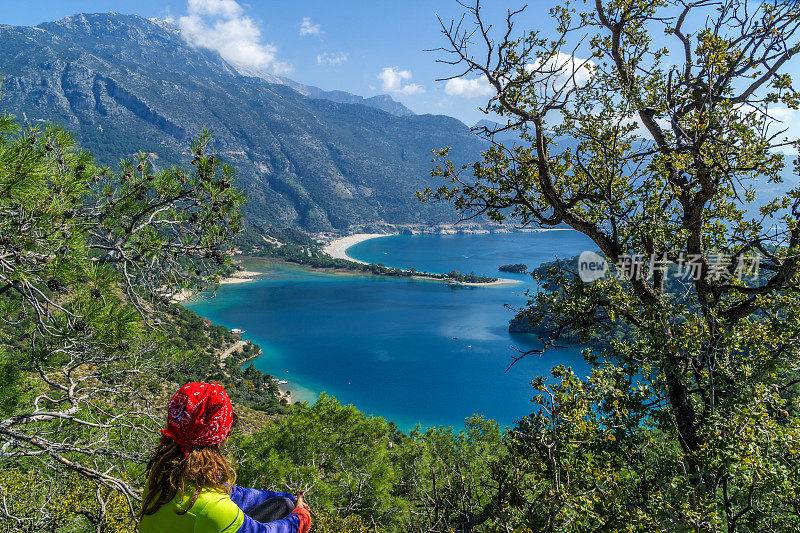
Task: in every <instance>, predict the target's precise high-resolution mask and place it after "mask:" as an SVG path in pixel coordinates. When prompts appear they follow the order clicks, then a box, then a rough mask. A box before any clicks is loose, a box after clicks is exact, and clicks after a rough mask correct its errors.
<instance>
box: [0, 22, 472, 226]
mask: <svg viewBox="0 0 800 533" xmlns="http://www.w3.org/2000/svg"><path fill="white" fill-rule="evenodd" d="M0 73H1V74H2V75H3V86H2V92H1V93H0V111H3V112H7V113H13V114H16V115H17V116H18V117H19V118H20V119H21V120H23V121H27V122H30V123H38V122H41V121H52V122H56V123H59V124H62V125H64V126H65V127H66V128H68V129H69V130H71V131H72V132H74V134H75V136H76V138H77V139H78V140H79V142H80V143H81V144H82V145H83V146H84V147H85V148H86V149H88V150H90V151H91V152H93V153H94V154H95V155H96V156H97V157H98V159H99V160H100V161H102V162H104V163H108V164H113V163H115V162H116V161H117V160H118V158H119V157H120V156H124V155H131V154H134V153H136V152H138V151H139V150H144V151H146V152H150V153H152V154H153V155H152V157H153V160H154V163H155V164H156V165H161V166H168V165H172V164H187V163H188V160H189V157H188V146H187V142H188V140H189V139H190V138H191V137H192V136H194V135H196V134H197V133H198V132H199V131H200V130H201V129H202V128H203V127H208V128H211V129H213V130H214V140H215V147H216V149H217V150H218V151H219V152H220V154H221V155H222V156H223V157H224V159H226V160H227V161H228V162H230V163H232V164H233V165H234V166H235V167H236V169H237V173H238V180H239V183H240V186H241V187H242V188H244V189H245V190H246V191H247V192H248V195H249V197H250V203H249V204H248V207H247V217H248V219H249V220H250V221H251V222H253V223H255V224H257V225H260V226H264V227H289V226H293V227H299V228H302V229H306V230H312V231H319V230H328V229H345V228H348V227H351V226H364V225H376V224H380V223H384V222H385V223H390V224H414V223H416V224H419V223H422V224H438V223H446V222H452V221H453V220H454V219H455V217H456V215H455V212H454V211H453V209H452V207H451V206H449V205H444V204H442V205H429V204H422V203H420V202H418V201H417V199H416V198H415V195H414V192H415V191H417V190H419V189H420V188H423V187H425V186H427V185H434V184H438V182H436V183H435V182H434V181H433V180H432V179H431V178H430V176H429V172H430V169H431V166H432V165H431V163H430V159H431V153H430V150H431V149H433V148H440V147H444V146H451V147H452V149H451V155H452V156H453V157H454V159H456V160H457V161H463V162H471V161H474V160H475V159H476V158H477V157H478V154H479V153H480V151H481V150H482V149H483V148H484V147H485V144H484V142H483V141H481V140H479V139H478V138H476V137H475V136H474V135H472V134H471V133H470V131H469V128H467V126H465V125H464V124H462V123H461V122H459V121H458V120H456V119H453V118H450V117H445V116H434V115H405V116H396V115H397V114H402V113H397V112H395V114H391V113H389V112H386V111H383V110H380V109H375V108H374V107H370V106H368V105H363V104H366V103H368V102H366V101H364V102H358V101H356V102H357V103H339V102H334V101H330V99H328V100H326V99H321V98H312V97H313V96H315V95H314V94H313V93H312V92H309V96H312V97H309V96H304V95H303V94H301V93H300V92H298V91H297V90H294V89H292V88H291V87H289V86H287V85H286V84H285V83H284V84H274V83H269V82H268V81H267V80H265V79H262V78H260V77H256V76H249V75H243V74H242V73H241V72H239V71H237V69H235V68H234V67H232V66H231V65H230V64H228V63H227V62H225V61H224V60H223V59H222V58H221V57H220V56H219V55H218V54H217V53H215V52H211V51H209V50H204V49H197V48H193V47H192V46H189V45H187V43H186V42H185V41H184V40H183V39H182V38H181V35H180V33H179V31H178V30H177V29H176V28H175V27H174V26H172V25H169V24H167V23H165V22H162V21H158V20H147V19H144V18H142V17H139V16H135V15H120V14H115V13H102V14H78V15H73V16H70V17H67V18H65V19H62V20H59V21H57V22H49V23H44V24H40V25H39V26H37V27H14V26H0ZM351 96H352V95H351ZM347 98H349V97H347ZM342 99H343V100H345V99H346V98H345V97H344V96H343V97H342ZM351 100H352V99H351Z"/></svg>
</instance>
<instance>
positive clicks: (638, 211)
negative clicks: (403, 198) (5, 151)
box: [421, 0, 800, 531]
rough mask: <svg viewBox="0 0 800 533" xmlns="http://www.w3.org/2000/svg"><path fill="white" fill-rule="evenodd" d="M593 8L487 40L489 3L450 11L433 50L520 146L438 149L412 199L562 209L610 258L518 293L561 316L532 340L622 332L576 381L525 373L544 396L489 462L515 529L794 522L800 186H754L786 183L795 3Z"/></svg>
mask: <svg viewBox="0 0 800 533" xmlns="http://www.w3.org/2000/svg"><path fill="white" fill-rule="evenodd" d="M589 6H590V8H589V9H588V10H587V11H586V12H578V11H577V10H576V9H575V8H574V7H573V5H572V4H571V3H569V2H566V3H562V4H560V5H558V6H556V7H554V8H553V9H551V10H550V15H551V17H552V21H553V33H552V34H550V35H546V34H545V33H542V32H540V31H538V30H534V31H530V32H527V33H519V32H518V31H517V28H516V27H515V21H516V20H517V15H518V13H519V12H518V11H517V12H511V11H510V12H509V14H508V16H507V18H506V20H505V23H504V24H503V25H502V31H501V32H500V33H499V34H498V35H495V34H494V32H495V31H496V30H494V29H493V26H492V25H491V24H489V22H488V21H485V20H484V18H483V16H482V12H481V9H480V4H476V5H475V7H472V8H469V9H468V15H469V17H468V18H469V19H471V20H472V22H474V25H473V24H471V23H470V22H469V20H468V19H462V21H461V22H458V23H456V22H453V23H451V24H443V25H442V29H443V33H444V35H445V38H446V39H447V46H446V47H445V48H443V50H444V51H446V52H447V53H449V55H448V56H446V57H445V59H444V61H445V62H447V63H450V64H453V65H459V66H462V67H463V71H462V72H461V73H460V74H459V75H461V76H463V75H474V74H478V75H479V76H480V77H482V78H484V79H485V80H486V81H487V82H488V84H489V86H490V87H491V88H492V90H493V93H494V94H493V96H492V97H491V98H490V100H489V102H488V104H487V110H489V111H492V112H494V113H496V114H497V115H499V116H501V117H503V118H504V119H506V124H505V125H503V126H502V127H500V128H498V129H496V130H489V129H483V130H482V131H483V133H484V134H485V135H486V136H487V137H488V138H489V139H490V140H491V139H492V138H493V134H494V133H497V132H499V131H501V130H513V131H515V132H516V133H517V134H518V136H519V138H520V142H519V143H515V144H509V145H503V144H502V143H499V142H497V143H494V144H493V145H492V147H491V148H490V149H488V150H487V151H486V152H485V153H484V155H483V158H482V160H481V161H478V162H476V163H475V164H474V166H457V165H455V164H453V163H452V162H450V161H448V158H447V150H441V151H439V152H438V154H437V158H438V160H439V165H438V166H437V168H436V170H435V171H434V175H436V176H440V177H441V178H443V179H444V180H445V184H444V185H443V186H441V187H440V188H438V189H437V190H427V191H425V192H424V193H422V194H421V196H422V197H423V199H428V200H431V201H443V200H444V201H451V202H453V203H454V204H455V206H456V207H458V208H459V209H460V210H461V211H462V213H463V217H464V218H469V217H474V216H477V215H480V214H485V215H487V216H489V217H490V218H492V219H493V220H496V221H504V220H506V219H510V220H513V221H514V223H516V224H520V225H523V226H526V225H534V226H539V227H554V226H558V225H567V226H569V227H571V228H574V229H575V230H577V231H580V232H581V233H584V234H586V235H587V236H589V237H590V238H591V239H592V240H593V241H594V243H595V244H596V245H597V247H598V248H599V249H600V250H601V251H602V253H603V254H604V255H605V257H606V258H607V260H608V261H610V262H613V263H615V264H616V266H617V269H616V270H617V272H619V273H620V274H621V275H620V276H615V277H605V278H601V279H599V280H597V281H595V282H594V283H587V282H583V281H581V279H580V278H578V276H577V275H576V273H574V272H567V271H564V270H559V269H553V270H552V271H551V273H550V281H551V282H552V283H553V284H555V285H557V286H558V287H559V290H555V291H547V292H543V293H540V294H538V295H536V296H534V297H533V299H532V301H531V302H530V304H531V306H532V307H533V308H535V309H536V310H539V311H541V312H536V313H531V316H532V317H533V318H534V320H536V321H538V320H545V319H546V320H548V321H550V322H551V323H552V324H554V326H553V327H552V328H550V329H549V331H548V333H547V334H546V335H544V336H543V340H544V346H545V347H544V349H552V348H553V347H554V346H555V345H556V343H557V342H558V340H559V338H561V337H562V336H563V335H565V334H568V333H570V332H577V333H579V334H581V335H583V336H584V337H586V336H592V335H596V334H599V333H600V332H603V331H605V330H607V329H609V328H611V329H613V328H615V327H617V325H620V324H622V325H624V327H625V328H626V331H628V332H629V333H628V334H626V336H625V338H624V340H619V339H616V340H612V341H611V342H610V346H609V347H608V349H606V350H605V351H603V352H602V354H600V355H598V354H597V353H595V352H593V351H591V350H587V352H586V356H587V359H588V360H589V361H590V362H592V363H593V364H594V370H593V372H592V375H591V376H590V377H589V378H588V379H580V378H579V377H577V376H575V375H574V374H573V373H572V372H571V371H569V370H568V369H564V368H558V369H555V370H554V372H553V374H554V377H555V378H556V382H555V384H549V383H547V382H545V381H544V380H537V382H536V387H537V389H538V390H539V392H540V395H539V396H538V397H537V401H538V402H539V404H540V408H539V409H538V410H537V411H536V413H534V414H533V415H532V416H531V417H529V418H527V419H526V420H524V421H523V422H522V423H521V424H520V425H519V427H518V428H517V430H516V432H515V433H514V435H513V437H512V438H511V441H510V444H511V445H512V453H511V454H510V457H511V459H510V460H508V461H503V462H502V468H501V469H500V470H499V471H498V474H497V476H498V479H506V478H508V479H514V480H516V481H515V482H514V483H513V485H512V486H513V490H511V491H510V492H509V494H508V498H507V505H508V506H509V509H510V510H511V514H510V515H509V516H507V517H506V518H507V521H508V524H509V527H512V526H520V525H521V526H526V527H528V528H530V529H532V530H534V531H538V530H562V529H569V530H576V531H578V530H589V529H591V530H596V529H606V530H619V529H626V530H656V529H657V530H678V531H688V530H692V531H708V530H727V531H742V530H754V529H758V530H764V531H793V530H797V528H798V527H800V507H798V504H797V502H798V497H797V495H798V490H799V489H800V479H799V478H798V469H797V465H798V459H800V455H798V452H800V418H798V417H797V415H796V413H797V411H796V409H794V408H793V407H796V402H797V398H796V397H795V396H793V395H790V394H789V391H790V390H791V387H792V386H793V384H795V383H797V379H798V377H800V349H799V347H800V343H798V338H800V292H798V282H800V276H799V275H798V266H799V265H800V262H799V261H798V252H800V227H799V226H798V217H799V216H800V190H799V189H797V188H795V189H792V190H791V191H789V192H788V193H787V194H785V195H782V196H779V197H775V198H766V199H764V198H759V199H756V197H755V196H756V195H755V188H754V184H755V183H757V182H759V181H760V182H771V183H778V182H780V181H781V171H782V170H783V168H784V165H785V161H784V156H783V155H782V154H781V153H779V151H778V149H779V148H781V147H785V146H791V145H793V144H794V145H796V142H794V141H793V140H788V139H784V138H782V132H781V131H780V128H779V124H778V123H777V122H776V121H775V120H774V119H773V118H772V117H773V116H776V115H775V114H774V113H773V112H775V111H778V110H781V109H786V108H788V109H797V108H798V103H799V102H800V101H799V100H798V93H797V92H796V91H795V90H794V88H793V85H792V79H791V77H790V75H789V74H788V72H787V69H788V65H789V60H790V59H791V58H792V57H793V56H794V55H795V54H796V53H797V52H798V50H800V45H798V40H797V30H798V25H799V24H800V7H799V6H798V4H797V3H796V2H757V3H753V2H744V1H740V0H719V1H708V2H706V1H701V2H691V3H690V2H683V1H682V0H656V1H641V0H616V1H608V2H605V1H602V0H597V1H596V2H591V3H589ZM584 36H586V38H584ZM581 57H584V58H587V59H581ZM559 144H560V145H561V147H559V146H558V145H559ZM564 145H566V146H567V148H563V146H564ZM756 200H758V203H756ZM753 212H756V213H757V214H756V215H753V214H752V213H753ZM671 268H673V269H674V268H679V269H681V271H682V272H684V273H687V272H688V273H690V274H691V275H690V277H689V282H688V283H686V284H685V290H683V291H680V292H678V293H673V292H670V291H666V290H665V288H664V287H665V283H664V281H665V277H666V275H667V273H668V272H669V270H670V269H671ZM742 270H750V271H752V272H751V273H752V274H754V275H752V276H750V275H744V276H742V275H741V274H742ZM529 353H530V352H529ZM525 355H526V354H521V355H520V357H524V356H525Z"/></svg>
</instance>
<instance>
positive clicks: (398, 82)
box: [378, 67, 425, 95]
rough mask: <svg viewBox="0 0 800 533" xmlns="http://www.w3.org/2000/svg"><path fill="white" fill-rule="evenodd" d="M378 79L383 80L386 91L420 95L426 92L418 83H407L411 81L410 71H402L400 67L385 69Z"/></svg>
mask: <svg viewBox="0 0 800 533" xmlns="http://www.w3.org/2000/svg"><path fill="white" fill-rule="evenodd" d="M378 79H379V80H381V83H382V87H383V90H384V91H387V92H392V93H398V94H406V95H411V94H420V93H424V92H425V88H424V87H422V86H420V85H417V84H416V83H405V82H406V81H408V80H410V79H411V71H410V70H400V69H399V68H398V67H385V68H384V69H383V70H382V71H381V72H380V74H378Z"/></svg>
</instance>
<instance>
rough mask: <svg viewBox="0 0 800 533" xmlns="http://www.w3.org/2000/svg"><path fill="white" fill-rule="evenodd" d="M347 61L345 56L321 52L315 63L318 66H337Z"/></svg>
mask: <svg viewBox="0 0 800 533" xmlns="http://www.w3.org/2000/svg"><path fill="white" fill-rule="evenodd" d="M345 61H347V54H329V53H328V52H322V53H321V54H319V55H317V63H318V64H320V65H339V64H341V63H344V62H345Z"/></svg>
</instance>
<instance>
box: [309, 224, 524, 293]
mask: <svg viewBox="0 0 800 533" xmlns="http://www.w3.org/2000/svg"><path fill="white" fill-rule="evenodd" d="M391 235H394V234H384V233H357V234H355V235H348V236H347V237H341V238H339V239H334V240H332V241H331V242H330V243H329V244H327V245H326V246H325V248H323V251H324V252H325V253H326V254H328V255H329V256H331V257H333V258H335V259H346V260H347V261H353V262H354V263H360V264H362V265H367V264H369V263H365V262H364V261H359V260H358V259H353V258H352V257H350V256H349V255H347V249H348V248H350V247H351V246H354V245H356V244H358V243H360V242H363V241H366V240H369V239H377V238H378V237H390V236H391ZM412 279H419V280H425V281H442V282H445V283H453V284H456V285H465V286H467V287H496V286H498V285H516V284H517V283H522V282H521V281H520V280H518V279H508V278H498V279H497V281H492V282H491V283H468V282H462V281H453V280H451V279H437V278H429V277H427V276H412Z"/></svg>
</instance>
